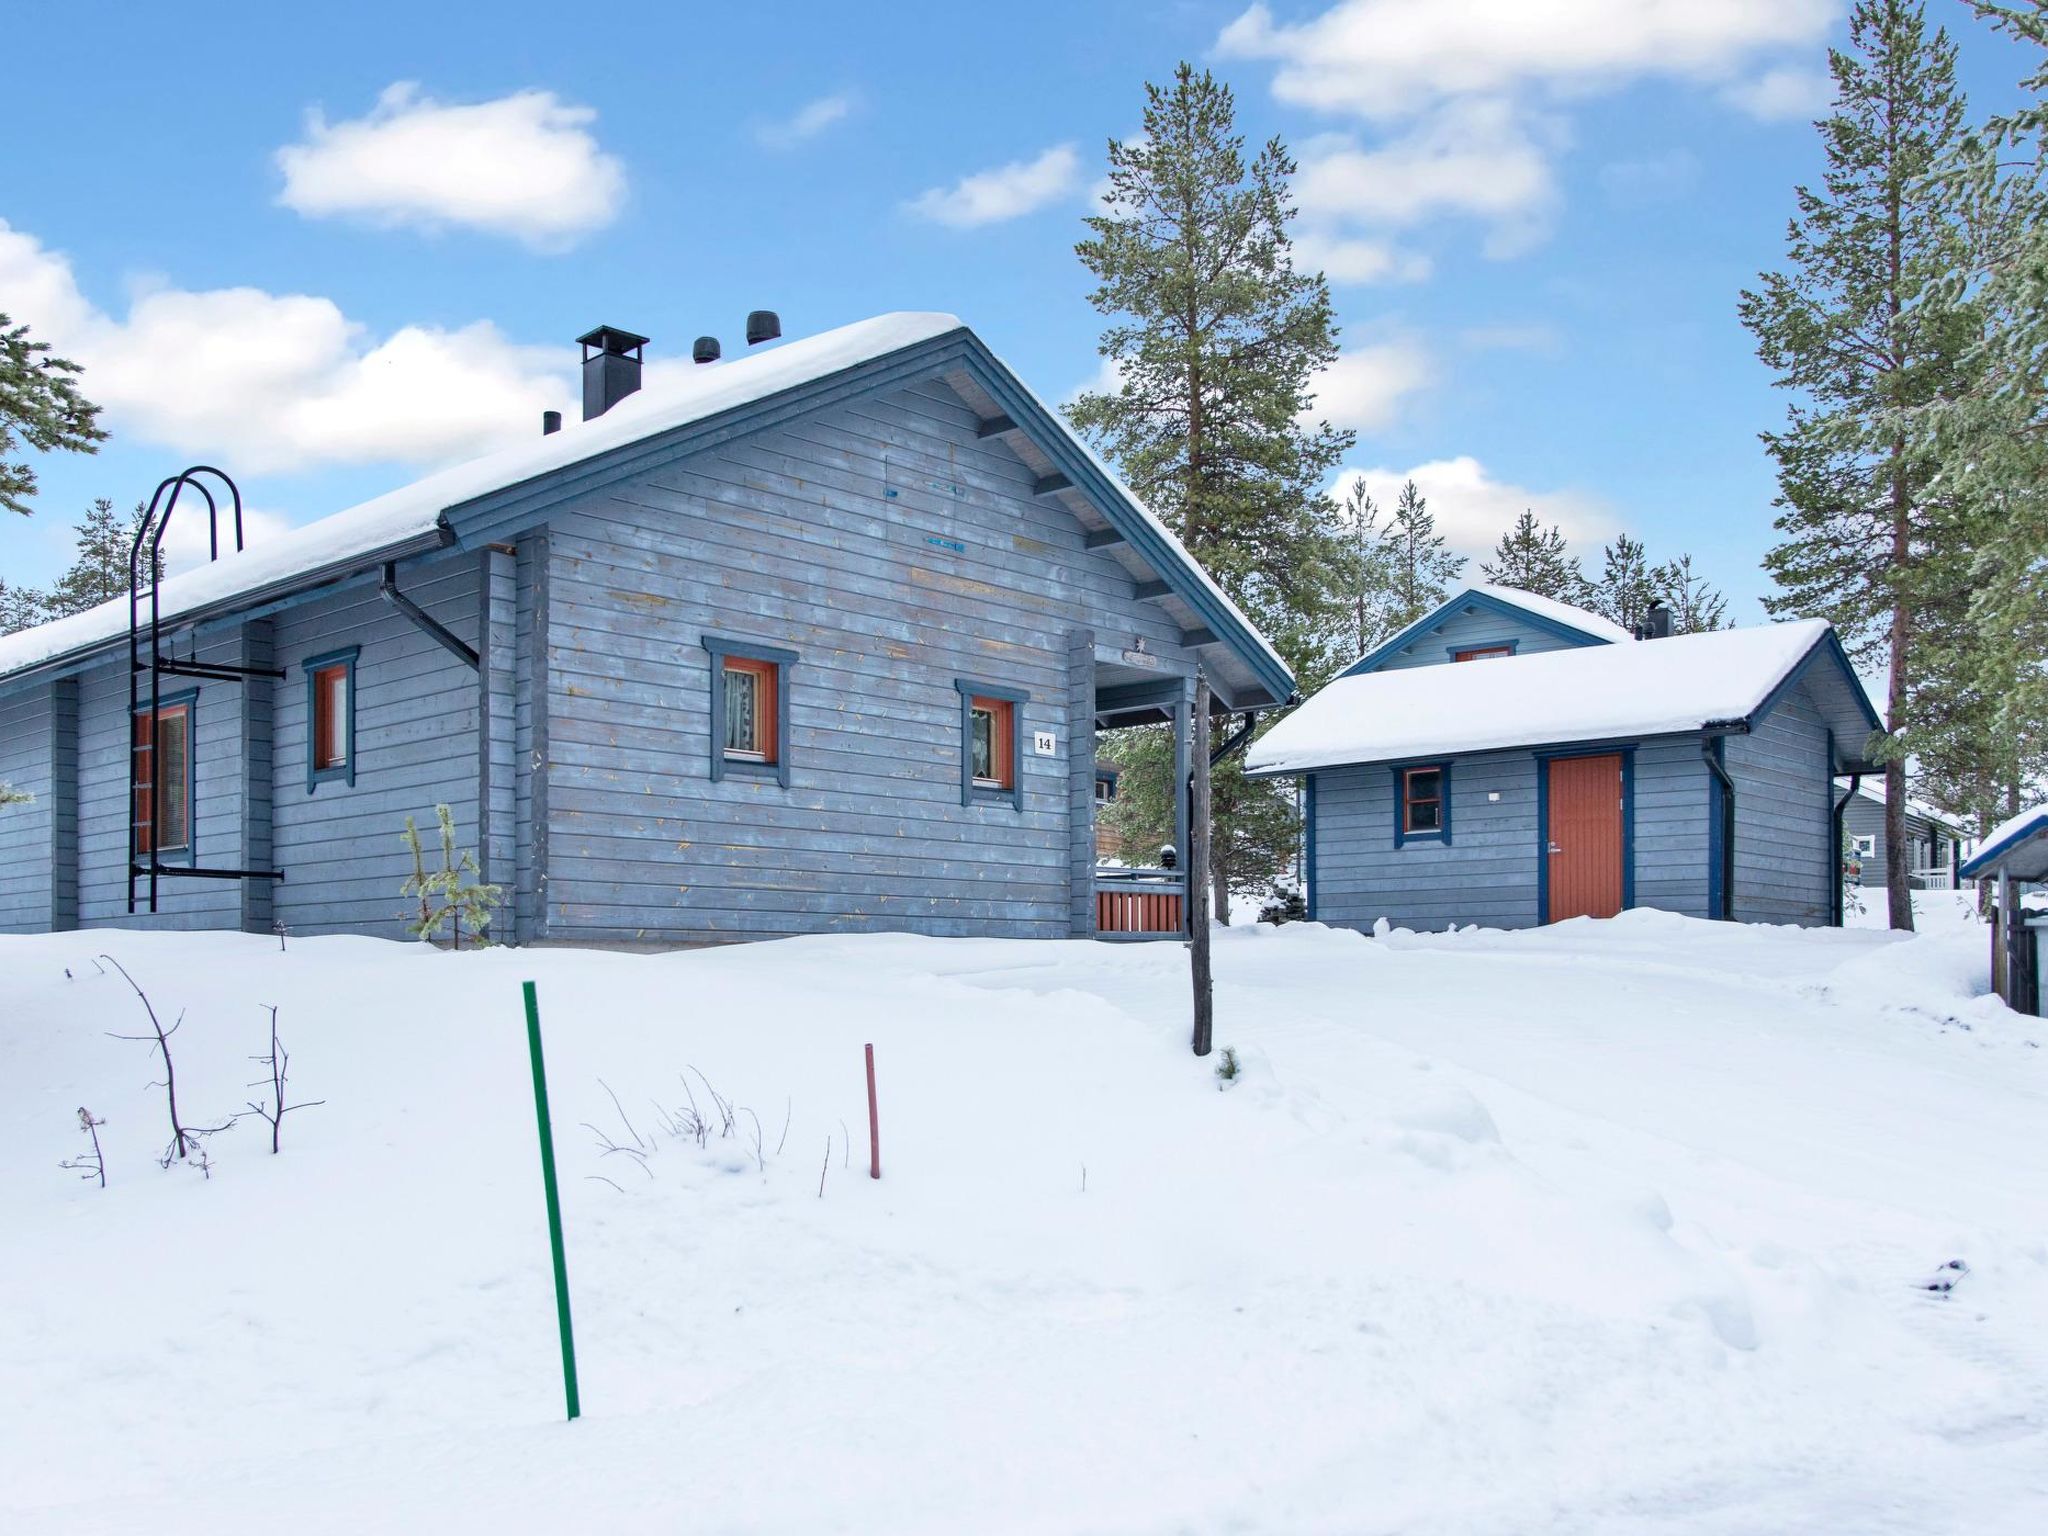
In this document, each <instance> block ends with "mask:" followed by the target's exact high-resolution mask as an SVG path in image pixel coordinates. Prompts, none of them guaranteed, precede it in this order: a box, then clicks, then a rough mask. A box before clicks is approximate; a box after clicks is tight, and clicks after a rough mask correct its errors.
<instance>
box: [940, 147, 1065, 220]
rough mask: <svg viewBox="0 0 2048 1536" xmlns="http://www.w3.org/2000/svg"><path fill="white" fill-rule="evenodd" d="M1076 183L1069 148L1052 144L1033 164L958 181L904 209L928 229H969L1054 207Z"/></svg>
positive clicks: (1018, 163)
mask: <svg viewBox="0 0 2048 1536" xmlns="http://www.w3.org/2000/svg"><path fill="white" fill-rule="evenodd" d="M1080 179H1081V156H1080V154H1079V153H1078V152H1077V151H1076V150H1075V148H1074V146H1073V145H1071V144H1055V145H1054V146H1053V147H1052V148H1051V149H1048V150H1047V151H1046V152H1045V153H1044V154H1042V155H1040V156H1039V157H1038V158H1037V159H1035V160H1013V161H1011V162H1010V163H1009V164H1008V165H1000V166H997V167H996V168H995V169H993V170H988V171H976V172H975V173H974V174H973V175H971V176H963V177H962V178H961V179H960V180H959V181H957V182H955V183H954V184H953V185H952V186H950V187H931V188H928V189H927V190H925V191H923V192H920V193H919V194H918V195H917V196H916V197H914V198H912V199H911V200H910V201H909V202H908V203H906V204H905V205H904V206H905V207H906V208H908V209H909V210H910V211H911V212H912V213H914V214H916V215H918V216H919V217H920V218H926V219H930V220H932V221H933V222H934V223H937V224H949V225H951V226H953V227H954V228H955V229H971V228H974V227H975V226H977V225H981V224H997V223H1001V222H1002V221H1003V220H1005V219H1014V218H1018V217H1020V216H1022V215H1024V214H1027V213H1032V212H1035V211H1036V210H1037V209H1040V208H1043V207H1044V206H1045V205H1046V204H1048V203H1052V202H1057V201H1058V200H1059V199H1061V198H1063V197H1066V196H1068V195H1070V194H1071V193H1072V192H1073V191H1074V190H1075V188H1076V187H1078V186H1079V185H1080Z"/></svg>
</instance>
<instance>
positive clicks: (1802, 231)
mask: <svg viewBox="0 0 2048 1536" xmlns="http://www.w3.org/2000/svg"><path fill="white" fill-rule="evenodd" d="M1829 65H1830V69H1831V71H1832V73H1833V76H1834V82H1835V100H1834V106H1833V110H1832V111H1831V112H1830V113H1829V115H1828V116H1827V117H1826V118H1824V119H1823V120H1822V121H1821V122H1820V124H1819V129H1820V134H1821V140H1822V147H1823V149H1824V151H1825V154H1826V170H1825V172H1824V175H1823V178H1822V183H1821V186H1820V187H1819V188H1818V189H1813V188H1808V187H1800V188H1799V189H1798V190H1797V193H1796V196H1797V200H1798V209H1799V211H1798V216H1797V217H1796V218H1795V219H1793V221H1792V223H1791V227H1790V230H1789V232H1788V234H1787V252H1786V254H1787V264H1786V268H1785V270H1783V271H1780V272H1770V273H1765V274H1763V276H1762V280H1761V283H1760V285H1759V287H1758V288H1757V289H1756V290H1754V291H1746V292H1744V294H1743V295H1742V302H1741V315H1742V321H1743V324H1744V325H1745V326H1747V327H1748V328H1749V330H1750V331H1751V333H1752V334H1753V335H1754V336H1755V337H1756V342H1757V353H1758V356H1759V357H1761V358H1762V359H1763V361H1764V362H1765V363H1766V364H1767V365H1768V366H1769V367H1771V368H1772V369H1773V370H1775V372H1776V373H1777V376H1778V379H1777V382H1778V383H1779V384H1780V385H1781V386H1782V387H1784V388H1786V389H1788V390H1791V391H1792V392H1793V393H1794V396H1795V399H1794V402H1793V404H1792V405H1791V406H1790V407H1789V408H1788V411H1787V423H1786V426H1785V428H1784V429H1783V430H1782V431H1778V432H1767V433H1765V434H1763V441H1764V444H1765V447H1766V448H1767V449H1768V450H1769V452H1770V454H1771V456H1772V458H1773V459H1775V460H1776V462H1777V467H1778V488H1779V494H1778V499H1777V505H1778V506H1779V507H1780V509H1781V511H1780V513H1779V516H1778V518H1777V524H1776V526H1777V528H1778V531H1779V533H1780V535H1781V537H1780V539H1779V542H1778V543H1777V544H1776V545H1775V546H1774V547H1773V548H1772V549H1771V551H1770V553H1769V554H1768V555H1767V556H1766V557H1765V562H1764V563H1765V568H1766V569H1767V570H1768V571H1769V572H1770V574H1771V576H1772V578H1773V580H1774V581H1775V582H1776V583H1777V585H1778V588H1779V591H1778V593H1777V594H1776V595H1774V596H1772V597H1770V598H1768V599H1766V606H1767V607H1768V608H1770V610H1771V611H1772V612H1773V613H1790V614H1800V615H1806V614H1818V615H1821V616H1823V617H1826V618H1828V619H1830V620H1831V621H1833V623H1834V625H1835V627H1836V629H1837V630H1838V631H1839V632H1840V633H1841V635H1842V638H1843V640H1844V642H1845V644H1847V645H1848V646H1849V648H1850V652H1851V654H1852V655H1853V656H1855V657H1856V658H1857V659H1859V660H1862V661H1866V662H1877V661H1880V660H1881V661H1882V662H1883V663H1884V665H1885V666H1886V667H1887V669H1888V680H1887V685H1886V711H1885V713H1886V718H1887V725H1888V734H1887V736H1886V737H1885V739H1884V740H1883V741H1882V742H1881V743H1880V746H1879V748H1878V750H1879V751H1880V752H1881V753H1882V755H1883V756H1884V759H1885V790H1886V794H1885V802H1886V803H1885V832H1886V839H1885V841H1886V868H1885V876H1886V885H1887V888H1888V893H1889V907H1890V918H1891V925H1892V926H1893V927H1894V928H1911V927H1912V926H1913V906H1912V891H1911V886H1910V879H1909V874H1910V871H1909V868H1908V844H1907V840H1906V823H1905V816H1906V775H1905V754H1906V751H1907V750H1909V749H1908V747H1907V746H1906V744H1905V740H1904V737H1905V733H1907V732H1908V731H1909V730H1910V729H1911V727H1912V725H1913V723H1914V718H1915V712H1916V706H1917V705H1918V703H1919V702H1920V693H1921V683H1920V678H1919V676H1918V674H1917V671H1916V657H1915V655H1914V639H1915V631H1916V624H1917V619H1916V611H1917V607H1918V595H1917V592H1916V583H1917V582H1918V579H1919V573H1918V570H1917V567H1918V565H1919V563H1920V560H1921V558H1922V556H1923V555H1924V554H1925V552H1926V551H1927V549H1928V547H1929V544H1930V536H1931V535H1932V534H1934V533H1935V532H1936V529H1935V523H1936V521H1937V509H1936V507H1935V501H1936V493H1935V492H1934V489H1933V482H1934V479H1935V475H1936V471H1937V468H1938V463H1937V460H1936V457H1935V455H1934V454H1933V453H1932V452H1931V451H1929V449H1928V447H1927V446H1926V445H1925V443H1924V442H1923V441H1922V438H1921V434H1920V433H1918V432H1917V431H1916V428H1915V415H1916V413H1917V412H1920V411H1922V410H1924V409H1925V408H1926V407H1928V406H1929V405H1930V404H1932V403H1933V402H1935V401H1938V400H1941V399H1943V398H1946V397H1948V396H1949V395H1950V394H1952V393H1953V392H1954V391H1955V390H1957V389H1958V388H1959V387H1960V376H1961V374H1962V372H1963V368H1964V359H1965V357H1966V355H1967V354H1968V352H1969V350H1970V344H1971V339H1972V336H1971V333H1972V330H1973V329H1974V327H1973V324H1972V321H1971V316H1970V312H1969V310H1968V309H1967V307H1966V306H1963V305H1946V304H1945V305H1916V304H1915V303H1914V300H1915V298H1916V297H1917V296H1919V295H1920V294H1921V293H1922V292H1923V290H1926V289H1928V288H1930V287H1931V286H1933V285H1937V284H1939V283H1941V282H1942V281H1943V280H1944V278H1945V277H1947V276H1948V275H1949V274H1951V273H1953V272H1955V271H1956V270H1958V269H1959V268H1960V267H1961V266H1962V265H1963V264H1964V261H1965V259H1966V251H1965V248H1964V244H1965V243H1964V241H1963V239H1962V235H1961V230H1960V225H1959V224H1958V223H1957V221H1956V220H1955V219H1954V218H1953V217H1952V216H1950V215H1949V213H1948V212H1947V211H1946V210H1945V208H1944V199H1943V197H1942V195H1941V193H1940V191H1939V190H1938V187H1937V185H1936V182H1935V180H1934V178H1933V177H1932V176H1931V175H1930V172H1932V171H1934V170H1935V169H1936V168H1937V167H1938V166H1939V165H1940V164H1942V163H1943V162H1944V160H1945V159H1946V158H1947V157H1948V156H1949V155H1950V154H1952V152H1953V151H1954V150H1955V148H1956V147H1957V145H1958V143H1959V141H1960V138H1961V135H1962V131H1963V111H1964V105H1963V98H1962V96H1961V94H1960V93H1959V92H1958V90H1957V88H1956V83H1955V49H1954V47H1953V45H1952V44H1951V43H1950V42H1949V39H1948V36H1947V34H1946V33H1945V32H1943V31H1936V32H1935V33H1934V34H1933V35H1932V36H1931V37H1930V36H1929V35H1928V32H1927V27H1926V22H1925V17H1924V14H1923V8H1922V6H1920V5H1919V4H1915V3H1911V0H1858V3H1857V4H1856V6H1855V8H1854V9H1853V10H1852V12H1851V13H1850V18H1849V46H1848V48H1846V49H1838V50H1834V51H1832V52H1831V53H1830V56H1829Z"/></svg>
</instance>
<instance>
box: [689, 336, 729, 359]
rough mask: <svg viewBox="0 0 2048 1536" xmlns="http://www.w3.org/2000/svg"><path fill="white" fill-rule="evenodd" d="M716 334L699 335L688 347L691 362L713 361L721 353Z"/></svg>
mask: <svg viewBox="0 0 2048 1536" xmlns="http://www.w3.org/2000/svg"><path fill="white" fill-rule="evenodd" d="M721 350H722V349H721V348H720V347H719V345H718V338H717V337H716V336H699V337H698V338H697V340H696V341H695V343H694V344H692V346H691V347H690V361H691V362H693V363H715V362H717V361H718V359H719V356H720V354H721Z"/></svg>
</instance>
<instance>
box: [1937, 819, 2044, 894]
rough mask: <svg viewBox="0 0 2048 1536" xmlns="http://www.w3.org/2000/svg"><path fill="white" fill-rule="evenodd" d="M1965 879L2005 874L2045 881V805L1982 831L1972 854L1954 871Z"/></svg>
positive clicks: (2019, 878) (2014, 877) (2016, 877)
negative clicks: (1982, 834)
mask: <svg viewBox="0 0 2048 1536" xmlns="http://www.w3.org/2000/svg"><path fill="white" fill-rule="evenodd" d="M1957 874H1959V875H1960V876H1961V877H1962V878H1963V879H1965V880H1976V879H1980V878H1982V877H1983V876H1986V875H1997V874H2006V875H2010V876H2012V878H2013V879H2015V880H2048V805H2037V806H2033V807H2032V808H2030V809H2028V810H2024V811H2021V812H2020V813H2019V815H2017V816H2009V817H2007V818H2006V819H2005V820H2004V821H2001V822H2000V823H1999V824H1998V825H1997V826H1995V827H1993V828H1992V829H1991V830H1990V831H1989V832H1987V833H1985V834H1984V841H1983V842H1982V843H1981V844H1980V845H1979V846H1978V849H1977V851H1976V852H1975V853H1973V854H1972V855H1970V857H1969V858H1967V859H1965V860H1964V861H1963V867H1962V868H1961V869H1960V870H1958V871H1957Z"/></svg>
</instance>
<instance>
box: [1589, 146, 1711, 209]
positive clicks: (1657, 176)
mask: <svg viewBox="0 0 2048 1536" xmlns="http://www.w3.org/2000/svg"><path fill="white" fill-rule="evenodd" d="M1699 176H1700V162H1699V158H1698V157H1697V156H1696V155H1694V154H1693V152H1692V151H1691V150H1689V149H1674V150H1671V151H1669V152H1667V153H1665V154H1661V155H1641V156H1637V157H1635V158H1633V159H1629V160H1611V161H1609V162H1608V163H1607V164H1606V165H1603V166H1601V167H1600V185H1601V186H1602V187H1603V188H1604V189H1606V192H1607V195H1608V196H1609V197H1611V198H1613V199H1614V200H1615V201H1616V202H1618V203H1631V204H1641V203H1660V202H1668V201H1670V200H1671V199H1673V198H1676V197H1678V196H1680V195H1682V194H1683V193H1685V192H1687V191H1689V190H1690V189H1691V188H1692V185H1693V184H1694V183H1695V182H1697V181H1698V180H1699Z"/></svg>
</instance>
